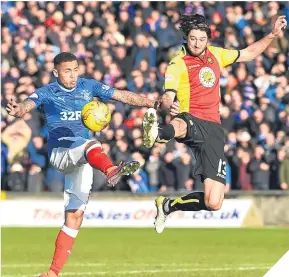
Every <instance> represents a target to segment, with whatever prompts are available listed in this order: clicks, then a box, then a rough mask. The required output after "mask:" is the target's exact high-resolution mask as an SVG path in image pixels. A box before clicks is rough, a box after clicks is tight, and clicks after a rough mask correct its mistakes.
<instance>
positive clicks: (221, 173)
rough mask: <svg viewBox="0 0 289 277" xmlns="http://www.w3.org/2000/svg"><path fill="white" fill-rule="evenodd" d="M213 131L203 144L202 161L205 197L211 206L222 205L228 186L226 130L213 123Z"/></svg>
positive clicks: (213, 207)
mask: <svg viewBox="0 0 289 277" xmlns="http://www.w3.org/2000/svg"><path fill="white" fill-rule="evenodd" d="M211 130H212V133H211V135H210V136H209V137H208V138H207V139H206V141H205V142H204V145H203V152H202V163H203V178H204V186H205V197H206V202H207V203H208V205H209V207H210V208H211V209H213V210H217V209H219V208H220V207H221V205H222V202H223V198H224V192H225V186H226V161H225V154H224V131H223V129H222V128H221V126H217V127H216V126H215V125H213V126H212V127H211Z"/></svg>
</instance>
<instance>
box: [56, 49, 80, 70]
mask: <svg viewBox="0 0 289 277" xmlns="http://www.w3.org/2000/svg"><path fill="white" fill-rule="evenodd" d="M72 61H77V58H76V56H75V55H73V54H72V53H69V52H61V53H59V54H58V55H56V56H55V57H54V60H53V62H54V66H55V67H56V66H57V65H60V64H61V63H64V62H72ZM77 62H78V61H77Z"/></svg>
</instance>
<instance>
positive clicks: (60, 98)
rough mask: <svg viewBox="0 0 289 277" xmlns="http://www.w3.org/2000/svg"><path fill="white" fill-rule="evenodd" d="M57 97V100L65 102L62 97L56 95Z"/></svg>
mask: <svg viewBox="0 0 289 277" xmlns="http://www.w3.org/2000/svg"><path fill="white" fill-rule="evenodd" d="M57 99H59V100H61V101H63V102H65V100H64V97H57Z"/></svg>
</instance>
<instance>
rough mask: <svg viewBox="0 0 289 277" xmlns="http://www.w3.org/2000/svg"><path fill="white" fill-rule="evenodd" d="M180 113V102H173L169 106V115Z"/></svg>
mask: <svg viewBox="0 0 289 277" xmlns="http://www.w3.org/2000/svg"><path fill="white" fill-rule="evenodd" d="M179 113H180V102H179V101H177V102H174V103H173V104H172V106H171V107H170V115H171V116H177V115H178V114H179Z"/></svg>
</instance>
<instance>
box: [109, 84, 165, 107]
mask: <svg viewBox="0 0 289 277" xmlns="http://www.w3.org/2000/svg"><path fill="white" fill-rule="evenodd" d="M111 99H113V100H117V101H120V102H122V103H126V104H129V105H132V106H139V107H148V108H155V109H158V107H159V105H160V102H159V101H157V100H150V99H148V98H146V97H143V96H140V95H138V94H136V93H134V92H131V91H128V90H119V89H115V90H114V93H113V95H112V98H111Z"/></svg>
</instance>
